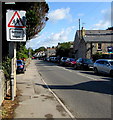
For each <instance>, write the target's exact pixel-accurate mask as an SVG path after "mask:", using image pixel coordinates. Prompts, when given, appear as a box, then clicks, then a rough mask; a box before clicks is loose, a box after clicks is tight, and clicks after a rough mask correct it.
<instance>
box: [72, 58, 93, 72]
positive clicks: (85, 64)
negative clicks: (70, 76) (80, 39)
mask: <svg viewBox="0 0 113 120" xmlns="http://www.w3.org/2000/svg"><path fill="white" fill-rule="evenodd" d="M93 65H94V62H93V61H92V60H91V59H87V58H79V59H77V60H76V64H75V65H74V68H75V69H85V70H87V69H93Z"/></svg>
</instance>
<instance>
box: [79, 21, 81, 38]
mask: <svg viewBox="0 0 113 120" xmlns="http://www.w3.org/2000/svg"><path fill="white" fill-rule="evenodd" d="M80 34H81V32H80V19H79V40H80Z"/></svg>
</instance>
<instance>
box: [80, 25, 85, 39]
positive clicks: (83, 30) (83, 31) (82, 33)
mask: <svg viewBox="0 0 113 120" xmlns="http://www.w3.org/2000/svg"><path fill="white" fill-rule="evenodd" d="M81 36H82V38H83V37H84V36H85V29H84V27H82V30H81Z"/></svg>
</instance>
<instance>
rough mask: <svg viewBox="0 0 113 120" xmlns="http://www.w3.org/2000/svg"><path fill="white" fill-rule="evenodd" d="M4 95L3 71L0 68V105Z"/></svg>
mask: <svg viewBox="0 0 113 120" xmlns="http://www.w3.org/2000/svg"><path fill="white" fill-rule="evenodd" d="M4 96H5V77H4V73H3V71H2V70H0V105H1V104H2V101H3V100H4Z"/></svg>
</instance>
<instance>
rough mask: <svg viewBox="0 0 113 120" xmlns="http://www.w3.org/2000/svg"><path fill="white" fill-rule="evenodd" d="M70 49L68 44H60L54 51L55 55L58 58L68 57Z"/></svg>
mask: <svg viewBox="0 0 113 120" xmlns="http://www.w3.org/2000/svg"><path fill="white" fill-rule="evenodd" d="M70 47H71V43H70V42H65V43H60V44H59V46H58V47H57V49H56V55H57V56H60V57H63V56H65V57H68V56H69V51H70Z"/></svg>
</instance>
